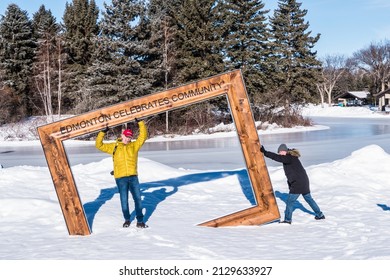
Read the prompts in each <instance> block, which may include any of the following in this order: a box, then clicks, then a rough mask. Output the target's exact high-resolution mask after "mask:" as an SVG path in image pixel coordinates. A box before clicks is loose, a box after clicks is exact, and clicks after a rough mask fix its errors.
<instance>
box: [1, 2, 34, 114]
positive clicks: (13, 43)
mask: <svg viewBox="0 0 390 280" xmlns="http://www.w3.org/2000/svg"><path fill="white" fill-rule="evenodd" d="M34 50H35V43H34V40H33V37H32V28H31V21H30V20H29V18H28V15H27V12H26V11H23V10H21V9H20V8H19V7H18V6H17V5H15V4H10V5H9V6H8V7H7V10H6V13H5V16H2V17H1V20H0V69H1V72H2V83H3V85H4V86H7V87H8V88H9V89H10V91H11V92H13V93H14V94H15V98H14V103H13V104H12V107H13V108H11V109H12V110H13V111H14V114H15V117H16V118H17V119H20V118H23V117H25V116H30V115H31V114H32V112H33V106H32V102H31V99H30V94H31V90H30V81H31V79H30V77H31V66H32V62H33V59H34Z"/></svg>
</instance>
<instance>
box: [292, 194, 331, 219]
mask: <svg viewBox="0 0 390 280" xmlns="http://www.w3.org/2000/svg"><path fill="white" fill-rule="evenodd" d="M299 196H300V194H294V193H289V194H288V197H287V203H286V211H285V212H284V220H285V221H288V222H291V220H292V212H293V211H294V203H295V201H297V199H298V197H299ZM302 196H303V198H304V199H305V201H306V202H307V203H308V204H309V206H310V207H311V209H313V211H314V213H316V217H322V215H323V214H322V212H321V210H320V207H318V205H317V203H316V202H315V201H314V199H313V198H312V197H311V194H310V193H307V194H304V195H302Z"/></svg>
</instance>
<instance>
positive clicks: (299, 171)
mask: <svg viewBox="0 0 390 280" xmlns="http://www.w3.org/2000/svg"><path fill="white" fill-rule="evenodd" d="M264 156H266V157H268V158H270V159H273V160H274V161H277V162H281V163H283V169H284V174H286V177H287V183H288V187H289V189H290V193H293V194H307V193H309V192H310V183H309V177H308V176H307V173H306V170H305V168H303V166H302V163H301V161H300V160H299V158H298V157H299V152H298V151H297V150H289V151H288V152H287V155H285V156H282V155H279V154H275V153H273V152H269V151H265V152H264Z"/></svg>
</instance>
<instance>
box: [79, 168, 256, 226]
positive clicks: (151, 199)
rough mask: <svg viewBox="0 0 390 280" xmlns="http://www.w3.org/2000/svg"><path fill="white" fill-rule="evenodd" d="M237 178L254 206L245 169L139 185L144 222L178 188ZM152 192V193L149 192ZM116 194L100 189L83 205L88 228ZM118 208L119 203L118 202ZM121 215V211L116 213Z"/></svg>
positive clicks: (109, 190) (112, 189) (133, 214)
mask: <svg viewBox="0 0 390 280" xmlns="http://www.w3.org/2000/svg"><path fill="white" fill-rule="evenodd" d="M234 175H236V176H237V179H238V181H239V183H240V187H241V190H242V192H243V194H244V195H245V197H246V199H247V200H248V201H249V202H250V204H251V205H256V200H255V197H254V195H253V191H252V186H251V184H250V181H249V177H248V173H247V170H246V169H241V170H234V171H213V172H204V173H195V174H190V175H184V176H181V177H177V178H169V179H166V180H161V181H155V182H145V183H141V184H140V189H141V195H142V196H143V205H142V206H143V207H144V208H145V217H144V219H145V222H147V221H148V220H149V219H150V217H151V216H152V215H153V212H154V211H155V210H156V209H157V207H158V205H159V204H160V203H162V202H163V201H164V200H166V199H167V197H169V196H172V195H173V194H175V193H176V192H177V191H178V190H179V188H182V187H184V186H186V185H190V184H194V183H200V182H208V181H213V180H217V179H221V178H224V177H227V176H234ZM151 190H153V191H151ZM117 193H118V189H117V187H116V186H115V187H110V188H106V189H102V190H101V191H100V194H99V196H98V197H97V198H96V199H95V200H94V201H90V202H87V203H85V204H84V211H85V214H86V216H87V220H88V223H89V226H90V228H91V229H92V226H93V221H94V219H95V216H96V214H97V212H98V211H99V210H100V208H101V207H102V206H103V205H104V204H105V203H106V202H107V201H109V200H111V199H112V198H113V197H114V195H115V194H117ZM131 199H132V197H131V194H129V201H130V203H131ZM118 207H120V203H119V202H118ZM118 213H121V211H118ZM134 218H135V213H134V211H133V212H132V213H131V221H132V220H134Z"/></svg>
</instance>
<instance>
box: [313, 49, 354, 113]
mask: <svg viewBox="0 0 390 280" xmlns="http://www.w3.org/2000/svg"><path fill="white" fill-rule="evenodd" d="M347 64H348V60H347V59H346V58H345V57H344V56H342V55H328V56H326V57H325V58H324V59H323V60H322V73H321V77H322V81H321V82H320V83H317V84H316V86H317V89H318V92H319V93H320V96H321V105H322V107H323V106H324V103H325V94H326V95H327V97H328V100H327V102H328V106H331V105H332V91H333V88H334V87H335V85H336V83H337V81H338V80H339V79H340V77H341V76H342V75H343V73H344V72H345V71H346V70H347Z"/></svg>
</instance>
